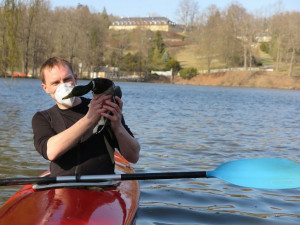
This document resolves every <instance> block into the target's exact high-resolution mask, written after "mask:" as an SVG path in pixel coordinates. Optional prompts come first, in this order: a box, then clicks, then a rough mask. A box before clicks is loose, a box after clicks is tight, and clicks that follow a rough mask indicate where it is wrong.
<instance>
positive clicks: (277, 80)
mask: <svg viewBox="0 0 300 225" xmlns="http://www.w3.org/2000/svg"><path fill="white" fill-rule="evenodd" d="M174 83H175V84H189V85H204V86H226V87H257V88H274V89H290V90H300V76H297V77H289V76H287V75H281V74H276V73H273V72H250V71H232V72H223V73H214V74H200V75H197V76H195V77H193V78H192V79H190V80H185V79H182V78H180V77H176V78H175V80H174Z"/></svg>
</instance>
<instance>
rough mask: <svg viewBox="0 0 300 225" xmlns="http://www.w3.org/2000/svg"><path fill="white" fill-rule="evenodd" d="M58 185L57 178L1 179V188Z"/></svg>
mask: <svg viewBox="0 0 300 225" xmlns="http://www.w3.org/2000/svg"><path fill="white" fill-rule="evenodd" d="M34 183H36V184H49V183H56V177H24V178H7V179H0V186H5V185H25V184H34Z"/></svg>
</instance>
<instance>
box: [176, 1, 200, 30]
mask: <svg viewBox="0 0 300 225" xmlns="http://www.w3.org/2000/svg"><path fill="white" fill-rule="evenodd" d="M198 13H199V5H198V2H197V1H194V0H182V1H181V2H180V3H179V5H178V8H177V14H178V17H179V21H180V22H181V23H183V24H184V27H185V31H187V30H188V28H192V27H193V26H194V25H195V21H196V17H197V15H198Z"/></svg>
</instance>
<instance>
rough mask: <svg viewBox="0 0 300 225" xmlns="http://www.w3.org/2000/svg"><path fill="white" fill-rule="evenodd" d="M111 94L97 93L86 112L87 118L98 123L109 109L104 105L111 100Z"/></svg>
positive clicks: (94, 123)
mask: <svg viewBox="0 0 300 225" xmlns="http://www.w3.org/2000/svg"><path fill="white" fill-rule="evenodd" d="M110 98H111V95H107V96H101V95H95V96H94V97H93V99H92V100H91V102H90V104H89V111H88V112H87V114H86V118H87V119H88V120H89V121H90V123H92V124H93V125H96V124H97V123H98V121H99V120H100V118H101V116H102V113H105V112H106V111H107V109H106V108H105V107H104V106H105V104H106V102H107V101H110Z"/></svg>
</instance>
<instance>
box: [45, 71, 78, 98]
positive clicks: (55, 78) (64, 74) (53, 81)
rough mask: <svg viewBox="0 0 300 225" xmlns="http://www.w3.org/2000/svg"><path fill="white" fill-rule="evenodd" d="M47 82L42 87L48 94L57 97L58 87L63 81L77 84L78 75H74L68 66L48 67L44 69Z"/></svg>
mask: <svg viewBox="0 0 300 225" xmlns="http://www.w3.org/2000/svg"><path fill="white" fill-rule="evenodd" d="M44 75H45V83H43V84H42V88H43V89H44V91H45V92H46V93H47V94H50V95H51V97H52V98H53V99H54V100H56V99H55V96H54V94H55V91H56V88H57V87H58V86H59V85H60V84H62V83H70V84H73V85H76V82H77V77H76V76H74V75H73V74H72V72H71V70H70V69H69V67H68V66H66V65H64V66H55V67H53V68H52V69H49V68H46V70H45V71H44Z"/></svg>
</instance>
